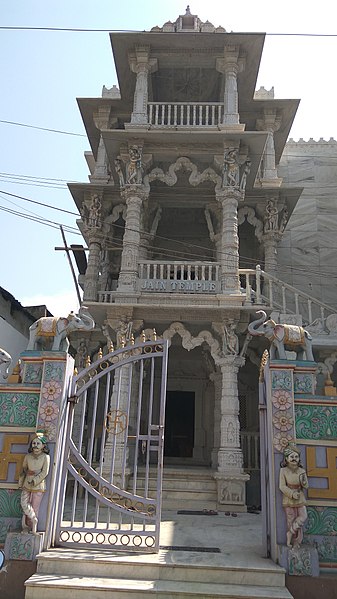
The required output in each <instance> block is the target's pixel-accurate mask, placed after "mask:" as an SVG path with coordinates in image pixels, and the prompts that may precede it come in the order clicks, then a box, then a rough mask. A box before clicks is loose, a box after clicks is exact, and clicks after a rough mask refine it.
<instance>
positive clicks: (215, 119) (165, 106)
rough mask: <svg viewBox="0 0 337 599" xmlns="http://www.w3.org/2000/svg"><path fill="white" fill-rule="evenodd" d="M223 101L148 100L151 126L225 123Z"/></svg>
mask: <svg viewBox="0 0 337 599" xmlns="http://www.w3.org/2000/svg"><path fill="white" fill-rule="evenodd" d="M223 117H224V105H223V103H221V102H212V103H208V102H169V103H168V102H165V103H163V102H148V124H149V125H150V126H151V127H185V128H189V127H214V128H219V127H220V126H221V125H222V124H223Z"/></svg>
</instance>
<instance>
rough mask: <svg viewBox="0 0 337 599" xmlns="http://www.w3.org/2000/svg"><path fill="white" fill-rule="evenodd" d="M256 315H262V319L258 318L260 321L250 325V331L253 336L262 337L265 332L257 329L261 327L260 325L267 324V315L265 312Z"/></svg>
mask: <svg viewBox="0 0 337 599" xmlns="http://www.w3.org/2000/svg"><path fill="white" fill-rule="evenodd" d="M256 314H261V318H258V320H254V321H253V322H251V323H250V324H249V325H248V331H249V333H250V334H251V335H255V336H261V335H264V331H263V329H262V330H261V329H260V330H259V329H258V328H257V327H259V325H261V324H263V323H264V322H265V320H266V318H267V314H266V313H265V312H264V311H263V310H259V311H258V312H256Z"/></svg>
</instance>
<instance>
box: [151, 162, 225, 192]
mask: <svg viewBox="0 0 337 599" xmlns="http://www.w3.org/2000/svg"><path fill="white" fill-rule="evenodd" d="M180 170H185V171H187V172H190V173H191V174H190V176H189V183H190V185H192V186H193V187H196V186H197V185H200V183H203V182H204V181H212V182H213V183H214V184H215V190H216V191H217V190H219V189H220V188H221V177H220V176H219V175H217V173H216V172H215V170H214V169H212V168H211V167H208V168H206V169H205V170H204V171H202V173H200V172H199V171H198V167H197V165H196V164H194V163H193V162H191V160H190V159H189V158H187V157H185V156H181V157H180V158H178V159H177V160H176V162H174V163H173V164H171V165H170V166H169V168H168V171H167V172H166V173H165V172H164V171H163V169H161V168H158V167H156V168H154V169H152V171H151V172H150V173H149V174H148V175H146V176H145V177H144V185H146V186H147V187H149V186H150V183H151V181H156V180H157V181H162V182H163V183H166V185H169V186H170V187H172V186H173V185H175V184H176V183H177V180H178V177H177V175H176V173H177V172H178V171H180Z"/></svg>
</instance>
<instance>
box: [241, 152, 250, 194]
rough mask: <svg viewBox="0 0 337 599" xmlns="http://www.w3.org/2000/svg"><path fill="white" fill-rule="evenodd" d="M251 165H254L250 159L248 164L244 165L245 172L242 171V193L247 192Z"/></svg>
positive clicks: (247, 161)
mask: <svg viewBox="0 0 337 599" xmlns="http://www.w3.org/2000/svg"><path fill="white" fill-rule="evenodd" d="M251 165H252V163H251V161H250V160H249V158H247V160H246V162H245V163H244V166H243V171H242V175H241V181H240V191H245V189H246V184H247V177H248V175H249V173H250V169H251Z"/></svg>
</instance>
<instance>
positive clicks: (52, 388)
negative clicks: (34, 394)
mask: <svg viewBox="0 0 337 599" xmlns="http://www.w3.org/2000/svg"><path fill="white" fill-rule="evenodd" d="M61 391H62V387H61V385H60V384H59V383H56V381H49V382H48V383H45V384H44V386H43V387H42V397H44V399H48V400H51V401H55V399H58V398H59V396H60V393H61Z"/></svg>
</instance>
